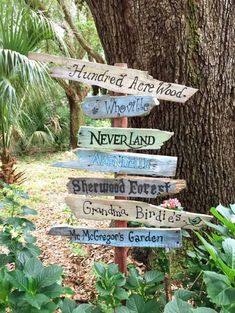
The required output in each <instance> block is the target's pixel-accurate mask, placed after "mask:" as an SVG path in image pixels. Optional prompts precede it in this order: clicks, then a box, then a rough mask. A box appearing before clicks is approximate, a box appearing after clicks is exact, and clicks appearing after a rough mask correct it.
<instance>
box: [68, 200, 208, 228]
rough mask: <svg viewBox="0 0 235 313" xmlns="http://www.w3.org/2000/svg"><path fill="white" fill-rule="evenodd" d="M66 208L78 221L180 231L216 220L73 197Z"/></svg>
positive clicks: (143, 204)
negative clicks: (128, 223)
mask: <svg viewBox="0 0 235 313" xmlns="http://www.w3.org/2000/svg"><path fill="white" fill-rule="evenodd" d="M65 202H66V204H67V205H68V206H69V207H70V209H71V210H72V211H73V213H74V215H75V216H76V217H77V218H85V219H91V220H125V221H136V222H139V223H144V224H146V225H150V226H155V227H180V228H186V229H197V228H200V227H202V226H203V224H204V221H210V220H211V218H212V216H210V215H205V214H197V213H190V212H186V211H179V210H178V211H177V210H170V209H165V208H164V207H161V206H155V205H152V204H148V203H146V202H140V201H126V200H112V199H94V198H83V197H78V196H76V195H70V196H67V197H66V198H65Z"/></svg>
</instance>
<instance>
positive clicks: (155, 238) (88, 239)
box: [49, 225, 181, 248]
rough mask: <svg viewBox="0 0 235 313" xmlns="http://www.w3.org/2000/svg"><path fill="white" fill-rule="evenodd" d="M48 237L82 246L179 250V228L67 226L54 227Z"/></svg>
mask: <svg viewBox="0 0 235 313" xmlns="http://www.w3.org/2000/svg"><path fill="white" fill-rule="evenodd" d="M49 235H53V236H56V235H58V236H68V237H70V240H71V241H73V242H77V243H83V244H96V245H105V246H112V247H159V248H180V247H181V230H180V228H171V229H165V228H108V229H91V228H76V227H72V226H69V225H60V226H54V227H52V228H51V229H50V231H49Z"/></svg>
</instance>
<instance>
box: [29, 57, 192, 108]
mask: <svg viewBox="0 0 235 313" xmlns="http://www.w3.org/2000/svg"><path fill="white" fill-rule="evenodd" d="M29 58H30V59H33V60H37V61H43V62H53V63H55V64H60V65H63V66H64V67H56V68H53V69H51V71H50V74H51V76H52V77H57V78H63V79H68V80H75V81H79V82H83V83H86V84H89V85H96V86H100V87H102V88H106V89H108V90H111V91H114V92H119V93H127V94H134V95H146V96H154V97H156V98H158V99H161V100H168V101H174V102H185V101H187V100H188V99H189V98H190V97H191V96H192V95H193V94H194V93H195V92H196V91H197V89H195V88H191V87H187V86H184V85H178V84H174V83H165V82H163V81H160V80H157V79H154V78H153V77H152V76H150V75H149V74H148V73H147V72H144V71H140V70H135V69H129V68H120V67H117V66H111V65H106V64H99V63H93V62H87V61H83V60H77V59H70V58H65V57H61V56H54V55H49V54H42V53H29Z"/></svg>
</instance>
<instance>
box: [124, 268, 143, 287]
mask: <svg viewBox="0 0 235 313" xmlns="http://www.w3.org/2000/svg"><path fill="white" fill-rule="evenodd" d="M141 280H142V278H141V276H140V275H139V273H138V271H137V270H136V269H135V268H133V267H132V268H130V269H129V273H128V277H127V280H126V287H127V288H128V289H137V288H139V287H140V281H141Z"/></svg>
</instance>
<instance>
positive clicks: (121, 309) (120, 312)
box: [115, 305, 130, 313]
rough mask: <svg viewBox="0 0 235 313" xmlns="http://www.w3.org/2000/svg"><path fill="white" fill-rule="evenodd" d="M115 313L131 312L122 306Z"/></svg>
mask: <svg viewBox="0 0 235 313" xmlns="http://www.w3.org/2000/svg"><path fill="white" fill-rule="evenodd" d="M115 313H130V311H129V310H128V308H127V307H125V306H123V305H122V306H119V307H118V308H116V309H115Z"/></svg>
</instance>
